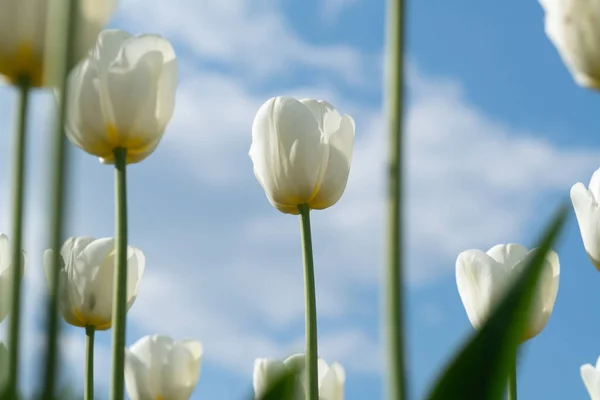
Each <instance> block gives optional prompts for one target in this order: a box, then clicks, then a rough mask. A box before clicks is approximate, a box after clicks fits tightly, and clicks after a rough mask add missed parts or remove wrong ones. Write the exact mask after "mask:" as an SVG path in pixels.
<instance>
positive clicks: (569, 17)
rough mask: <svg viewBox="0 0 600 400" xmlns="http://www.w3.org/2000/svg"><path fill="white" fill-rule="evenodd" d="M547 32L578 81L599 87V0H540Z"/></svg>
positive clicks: (595, 87)
mask: <svg viewBox="0 0 600 400" xmlns="http://www.w3.org/2000/svg"><path fill="white" fill-rule="evenodd" d="M540 3H541V5H542V7H543V8H544V11H545V14H546V16H545V20H546V34H547V35H548V37H549V38H550V40H552V42H553V43H554V45H555V46H556V48H557V49H558V52H559V53H560V55H561V57H562V59H563V62H564V63H565V64H566V65H567V68H568V69H569V70H570V71H571V74H572V75H573V77H574V79H575V81H576V82H577V83H578V84H579V85H581V86H584V87H587V88H591V89H596V90H600V25H599V24H598V21H599V20H600V0H584V1H582V0H540Z"/></svg>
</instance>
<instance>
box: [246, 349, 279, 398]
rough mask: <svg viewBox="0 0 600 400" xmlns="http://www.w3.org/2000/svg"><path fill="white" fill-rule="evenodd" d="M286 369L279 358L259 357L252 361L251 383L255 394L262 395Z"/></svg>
mask: <svg viewBox="0 0 600 400" xmlns="http://www.w3.org/2000/svg"><path fill="white" fill-rule="evenodd" d="M285 370H286V366H285V364H284V363H282V362H281V361H279V360H268V359H266V358H259V359H256V360H255V361H254V372H253V376H252V385H253V387H254V394H255V396H257V397H259V396H262V395H263V394H264V393H265V391H266V390H267V389H268V388H269V386H270V385H272V384H273V382H274V381H275V380H277V378H279V377H280V376H281V375H282V374H283V373H284V372H285Z"/></svg>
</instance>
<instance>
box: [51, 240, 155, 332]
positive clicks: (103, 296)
mask: <svg viewBox="0 0 600 400" xmlns="http://www.w3.org/2000/svg"><path fill="white" fill-rule="evenodd" d="M60 253H61V258H62V261H63V262H62V264H61V271H60V285H61V292H60V299H59V303H60V310H61V313H62V315H63V318H64V319H65V321H67V322H68V323H69V324H71V325H74V326H79V327H86V326H93V327H94V328H96V329H98V330H106V329H109V328H110V327H111V322H112V305H113V287H114V278H113V277H114V271H115V241H114V239H112V238H104V239H94V238H91V237H77V238H69V239H67V241H66V242H65V244H64V245H63V247H62V249H61V252H60ZM51 259H52V250H46V252H45V254H44V266H45V269H46V275H47V276H48V274H49V273H50V271H49V268H50V261H51ZM145 264H146V258H145V257H144V254H143V253H142V251H141V250H139V249H137V248H135V247H131V246H129V247H128V254H127V268H128V269H127V277H128V280H127V309H129V308H130V307H131V305H132V304H133V302H134V301H135V298H136V297H137V292H138V285H139V282H140V279H141V277H142V273H143V272H144V267H145Z"/></svg>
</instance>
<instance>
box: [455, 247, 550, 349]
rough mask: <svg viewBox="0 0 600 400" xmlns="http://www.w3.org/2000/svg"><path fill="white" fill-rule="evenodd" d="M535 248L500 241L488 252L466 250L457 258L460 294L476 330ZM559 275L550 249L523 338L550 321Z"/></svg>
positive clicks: (534, 332)
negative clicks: (530, 248)
mask: <svg viewBox="0 0 600 400" xmlns="http://www.w3.org/2000/svg"><path fill="white" fill-rule="evenodd" d="M535 251H536V249H533V250H531V251H528V250H527V248H525V247H523V246H521V245H518V244H506V245H504V244H499V245H496V246H494V247H492V248H491V249H490V250H488V251H487V252H486V253H484V252H483V251H481V250H467V251H464V252H462V253H460V254H459V256H458V259H457V260H456V283H457V286H458V293H459V295H460V298H461V300H462V303H463V305H464V307H465V310H466V311H467V316H468V317H469V320H470V321H471V324H472V325H473V326H474V327H475V328H476V329H479V328H480V327H481V326H482V325H483V323H484V322H485V320H486V319H487V317H488V315H489V314H490V312H491V311H493V309H494V307H495V306H496V305H497V303H498V302H499V301H500V300H501V299H502V296H503V295H504V293H505V292H506V290H507V289H508V287H509V286H510V284H511V283H512V282H513V280H514V278H516V277H517V276H518V274H520V273H521V271H522V270H523V268H524V267H525V266H526V264H527V262H528V261H529V259H530V257H531V256H532V254H533V252H535ZM559 276H560V265H559V261H558V255H557V254H556V253H555V252H554V251H550V252H549V253H548V254H547V255H546V261H545V263H544V265H543V267H542V273H541V275H540V278H539V281H538V288H537V291H536V294H535V298H534V300H533V303H532V306H531V307H532V308H531V310H530V315H529V323H528V326H527V330H526V332H525V335H524V337H523V339H522V341H526V340H529V339H531V338H533V337H534V336H536V335H538V334H539V333H540V332H541V331H542V330H543V329H544V327H545V326H546V324H547V323H548V320H549V319H550V315H551V314H552V309H553V308H554V302H555V300H556V295H557V293H558V280H559Z"/></svg>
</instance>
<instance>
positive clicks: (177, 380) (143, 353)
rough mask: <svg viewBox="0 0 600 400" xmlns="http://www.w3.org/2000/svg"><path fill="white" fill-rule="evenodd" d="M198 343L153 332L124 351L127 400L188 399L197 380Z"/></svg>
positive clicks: (200, 348) (199, 344)
mask: <svg viewBox="0 0 600 400" xmlns="http://www.w3.org/2000/svg"><path fill="white" fill-rule="evenodd" d="M202 354H203V349H202V344H201V343H200V342H198V341H196V340H183V341H181V342H176V341H174V340H173V339H171V338H170V337H167V336H161V335H154V336H145V337H143V338H141V339H140V340H138V341H137V342H136V343H135V344H134V345H133V346H131V347H130V348H129V349H127V350H126V353H125V385H126V387H127V393H128V394H129V397H130V398H131V400H157V399H160V400H188V399H189V398H190V397H191V395H192V392H193V391H194V388H195V387H196V384H197V383H198V379H199V378H200V364H201V362H202Z"/></svg>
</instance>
